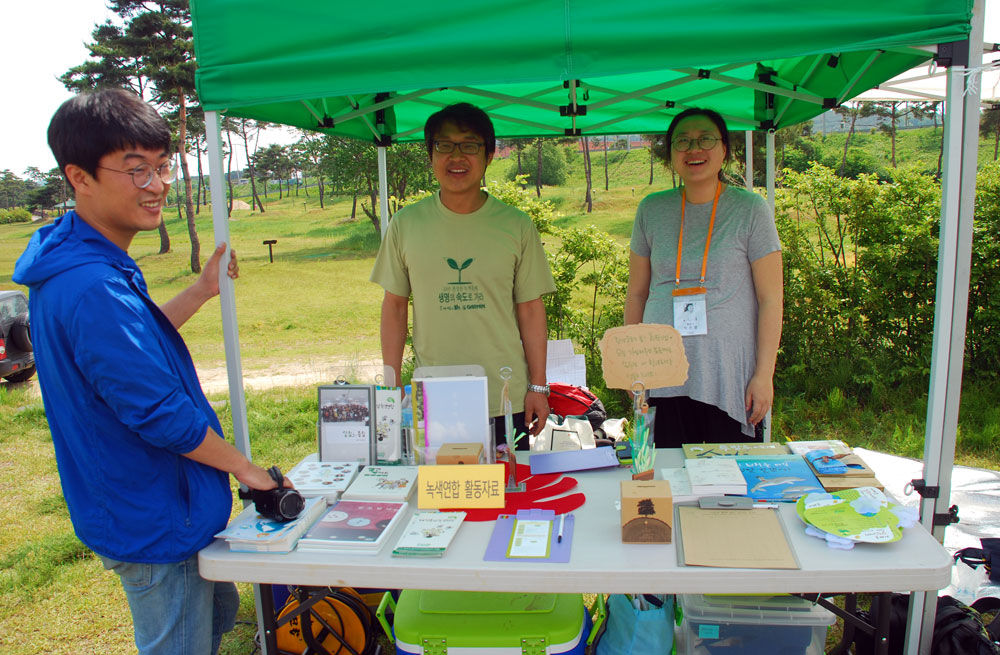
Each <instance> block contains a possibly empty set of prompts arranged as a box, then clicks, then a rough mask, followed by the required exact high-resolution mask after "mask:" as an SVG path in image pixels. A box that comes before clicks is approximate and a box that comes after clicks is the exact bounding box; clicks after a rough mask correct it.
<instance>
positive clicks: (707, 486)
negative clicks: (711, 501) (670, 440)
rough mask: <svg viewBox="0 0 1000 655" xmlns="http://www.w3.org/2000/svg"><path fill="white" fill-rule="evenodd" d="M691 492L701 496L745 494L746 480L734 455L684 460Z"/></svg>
mask: <svg viewBox="0 0 1000 655" xmlns="http://www.w3.org/2000/svg"><path fill="white" fill-rule="evenodd" d="M684 468H685V469H687V473H688V477H689V478H690V480H691V493H692V494H694V495H696V496H697V497H701V496H745V495H746V493H747V481H746V479H744V477H743V474H742V473H741V472H740V467H739V464H737V463H736V458H734V457H707V458H705V459H688V460H685V461H684Z"/></svg>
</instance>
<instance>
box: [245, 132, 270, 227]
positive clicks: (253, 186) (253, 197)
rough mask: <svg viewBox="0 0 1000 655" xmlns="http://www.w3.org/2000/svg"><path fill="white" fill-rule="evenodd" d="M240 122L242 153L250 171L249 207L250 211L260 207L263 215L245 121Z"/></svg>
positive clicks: (262, 205) (262, 204)
mask: <svg viewBox="0 0 1000 655" xmlns="http://www.w3.org/2000/svg"><path fill="white" fill-rule="evenodd" d="M241 120H242V121H243V123H242V125H241V127H242V129H241V130H240V132H241V134H242V136H243V152H244V153H245V154H246V156H247V167H248V168H249V169H250V205H251V209H253V208H254V207H260V213H261V214H263V213H264V203H262V202H261V201H260V196H258V195H257V183H256V181H255V178H256V173H257V171H255V170H254V167H253V158H252V157H251V156H250V143H249V141H250V139H249V138H248V137H247V125H246V120H245V119H241Z"/></svg>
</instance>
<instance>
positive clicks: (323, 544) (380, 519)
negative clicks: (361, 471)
mask: <svg viewBox="0 0 1000 655" xmlns="http://www.w3.org/2000/svg"><path fill="white" fill-rule="evenodd" d="M405 509H406V503H389V502H379V501H367V500H359V501H355V500H341V501H339V502H338V503H337V504H336V505H334V506H333V507H331V508H330V509H329V510H328V511H327V513H326V514H324V515H323V517H322V518H320V520H319V521H317V522H316V524H315V525H314V526H313V527H312V528H310V529H309V531H308V532H306V534H305V536H303V537H302V538H301V539H300V540H299V550H301V551H326V550H351V551H367V552H378V550H379V549H380V548H381V547H382V545H383V544H384V543H385V541H386V539H387V536H388V535H390V534H392V532H393V530H394V528H395V527H396V526H397V525H398V523H399V521H400V517H401V516H402V515H403V512H404V510H405Z"/></svg>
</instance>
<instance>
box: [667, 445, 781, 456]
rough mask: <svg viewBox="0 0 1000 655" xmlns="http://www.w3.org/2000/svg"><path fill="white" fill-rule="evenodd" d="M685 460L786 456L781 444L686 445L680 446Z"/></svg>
mask: <svg viewBox="0 0 1000 655" xmlns="http://www.w3.org/2000/svg"><path fill="white" fill-rule="evenodd" d="M681 448H682V449H683V450H684V458H685V459H700V458H702V457H736V456H737V455H787V454H788V447H787V446H786V445H785V444H783V443H778V442H776V441H769V442H767V443H686V444H681Z"/></svg>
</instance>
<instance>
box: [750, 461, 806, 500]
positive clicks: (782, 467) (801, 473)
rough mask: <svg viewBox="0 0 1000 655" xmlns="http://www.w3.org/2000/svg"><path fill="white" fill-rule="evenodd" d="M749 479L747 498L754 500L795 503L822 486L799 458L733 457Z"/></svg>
mask: <svg viewBox="0 0 1000 655" xmlns="http://www.w3.org/2000/svg"><path fill="white" fill-rule="evenodd" d="M733 460H734V461H735V462H736V463H737V464H738V465H739V468H740V471H742V473H743V477H744V478H745V479H746V485H747V491H746V495H748V496H750V497H751V498H753V499H754V500H768V501H786V502H788V501H795V500H798V499H799V498H800V497H801V496H804V495H806V494H808V493H814V492H821V491H823V485H821V484H820V482H819V480H817V479H816V475H815V474H814V473H813V472H812V469H811V468H809V465H808V464H806V461H805V460H804V459H802V458H801V457H799V456H798V455H773V456H770V457H734V458H733Z"/></svg>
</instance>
